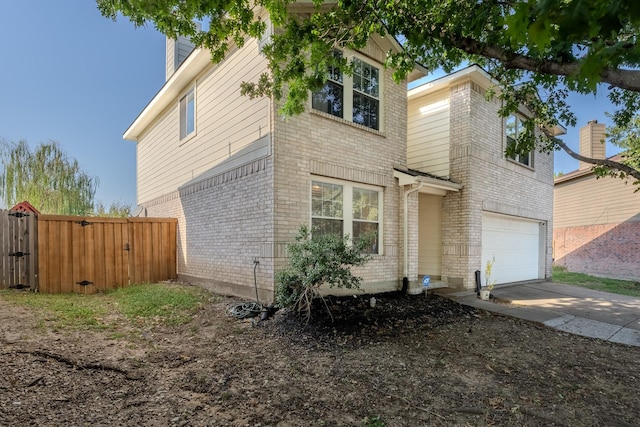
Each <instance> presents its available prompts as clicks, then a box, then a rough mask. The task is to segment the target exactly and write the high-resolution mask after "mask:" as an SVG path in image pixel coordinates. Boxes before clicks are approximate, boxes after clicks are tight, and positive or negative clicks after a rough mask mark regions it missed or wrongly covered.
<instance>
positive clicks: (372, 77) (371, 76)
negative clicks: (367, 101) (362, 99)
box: [353, 59, 379, 98]
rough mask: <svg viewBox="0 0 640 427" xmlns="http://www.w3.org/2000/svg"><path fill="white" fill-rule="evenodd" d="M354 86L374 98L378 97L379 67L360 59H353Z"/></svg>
mask: <svg viewBox="0 0 640 427" xmlns="http://www.w3.org/2000/svg"><path fill="white" fill-rule="evenodd" d="M353 65H354V67H353V88H354V89H355V90H357V91H359V92H363V93H365V94H367V95H369V96H371V97H373V98H377V97H378V85H379V82H378V73H379V71H378V69H377V68H376V67H374V66H372V65H369V64H367V63H366V62H363V61H360V60H359V59H354V60H353Z"/></svg>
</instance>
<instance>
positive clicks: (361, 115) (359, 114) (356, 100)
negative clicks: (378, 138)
mask: <svg viewBox="0 0 640 427" xmlns="http://www.w3.org/2000/svg"><path fill="white" fill-rule="evenodd" d="M379 103H380V102H379V101H378V100H377V99H373V98H369V97H368V96H365V95H362V94H359V93H357V92H354V93H353V122H354V123H359V124H361V125H364V126H367V127H370V128H371V129H376V130H378V110H379Z"/></svg>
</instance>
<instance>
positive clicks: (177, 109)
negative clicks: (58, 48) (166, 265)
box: [124, 36, 553, 302]
mask: <svg viewBox="0 0 640 427" xmlns="http://www.w3.org/2000/svg"><path fill="white" fill-rule="evenodd" d="M394 49H400V46H399V45H398V44H397V42H396V41H395V40H394V39H393V38H391V37H389V36H386V37H374V38H372V39H371V40H370V43H369V44H368V46H367V48H366V49H363V50H362V51H357V52H355V51H344V52H341V54H342V55H347V56H348V57H349V58H350V60H351V61H352V62H353V63H354V65H355V68H354V70H355V71H354V73H353V75H347V74H341V73H338V72H335V70H332V71H334V72H331V73H330V79H329V81H328V82H327V84H326V85H325V87H324V88H323V89H322V90H320V91H318V92H317V93H313V94H311V96H310V101H309V105H308V109H307V111H306V112H304V113H303V114H300V115H299V116H295V117H288V118H283V117H281V116H279V115H278V105H277V102H275V101H274V100H273V99H268V98H262V99H253V100H252V99H249V98H248V97H244V96H241V95H240V83H241V82H243V81H257V79H258V77H259V75H260V74H261V73H262V72H265V71H266V70H267V62H266V60H265V58H264V57H263V56H262V55H261V53H260V46H259V43H258V41H256V40H249V41H247V43H245V45H244V46H243V47H241V48H237V49H234V50H232V52H231V53H230V54H229V55H227V57H226V58H225V59H224V60H223V61H222V62H221V63H219V64H212V63H211V62H210V56H209V52H207V51H206V50H203V49H195V50H193V51H192V52H191V53H189V54H188V55H186V54H185V52H188V51H189V50H190V46H189V45H188V43H185V41H184V40H180V39H179V40H168V41H167V80H166V83H165V84H164V86H163V87H162V88H161V90H160V91H159V92H158V93H157V94H156V95H155V97H154V98H153V99H152V100H151V101H150V102H149V104H148V105H147V106H146V107H145V108H144V110H143V111H142V112H141V113H140V115H139V116H138V117H137V118H136V119H135V121H134V122H133V123H132V124H131V125H130V126H129V128H128V129H127V130H126V132H125V134H124V138H125V139H128V140H132V141H135V142H136V144H137V186H138V187H137V198H138V205H139V206H140V209H139V211H140V214H141V215H143V216H163V217H175V218H178V275H179V277H180V278H182V279H185V280H188V281H191V282H193V283H200V284H203V285H205V286H207V287H209V288H210V289H213V290H215V291H218V292H222V293H226V294H232V295H236V296H241V297H253V296H254V295H255V293H254V286H257V288H258V291H259V298H260V300H261V301H262V302H265V301H272V300H273V297H274V287H275V284H274V275H275V272H276V271H277V270H278V269H279V268H281V267H282V266H283V265H284V263H285V262H286V245H287V244H288V243H289V242H291V241H292V240H293V238H294V236H295V234H296V232H297V230H298V228H299V226H300V224H302V223H305V224H311V225H312V226H314V227H317V229H318V230H319V231H318V232H341V233H348V234H349V235H350V236H352V237H355V238H357V237H358V235H360V234H361V233H366V232H374V233H376V235H377V241H376V242H375V244H374V245H372V247H371V251H370V252H371V255H372V258H371V260H370V261H369V262H368V263H367V264H365V265H364V266H361V267H358V268H357V269H356V270H355V273H356V274H358V275H360V276H362V277H363V279H364V286H363V287H364V291H366V292H371V293H373V292H385V291H395V290H399V289H401V288H402V287H403V286H404V287H405V288H408V290H409V291H410V292H415V293H417V292H419V291H420V290H421V285H420V282H419V279H420V275H421V274H431V275H433V276H434V279H438V278H439V277H440V278H441V281H442V282H444V283H445V284H448V285H450V286H456V287H467V288H473V287H474V286H475V285H474V281H473V277H474V271H475V270H480V269H481V264H482V262H483V261H484V260H485V259H486V257H488V256H495V257H496V267H495V268H496V271H499V272H500V274H502V271H504V272H505V274H504V276H501V275H499V276H497V277H498V278H499V279H500V280H502V281H511V280H525V279H538V278H544V277H547V276H548V272H549V271H550V260H548V259H547V258H548V257H549V256H550V250H549V248H550V233H548V232H547V227H548V225H549V224H550V221H551V200H552V190H553V168H552V162H553V159H552V155H540V156H538V155H536V156H533V155H532V156H531V157H530V158H529V160H527V162H528V163H527V162H525V161H524V160H523V159H515V160H514V159H505V158H504V155H503V154H502V153H503V151H504V150H503V149H504V144H506V143H507V141H508V138H509V132H506V131H505V129H506V128H505V122H504V121H503V120H502V119H501V118H499V117H498V116H497V114H496V111H497V105H496V104H495V103H492V102H487V101H485V100H484V97H483V91H484V89H485V88H486V87H487V85H489V84H490V79H489V78H488V76H487V75H486V73H484V72H483V71H482V70H480V69H479V68H477V67H474V68H470V69H467V70H465V71H463V72H461V73H457V74H456V75H453V76H450V77H447V78H445V79H441V80H439V81H436V82H433V83H431V84H429V85H423V86H420V87H418V88H415V89H413V90H411V91H410V92H409V100H408V101H407V88H406V84H396V83H394V82H393V80H392V77H391V71H390V70H387V69H385V68H384V67H383V65H382V63H383V62H384V59H385V55H386V52H388V51H389V50H394ZM418 74H420V73H418ZM408 109H409V112H410V114H409V118H408V117H407V110H408ZM408 120H409V126H407V121H408ZM514 120H515V122H514V123H511V122H509V121H507V128H509V126H512V125H513V126H515V128H514V129H515V130H514V132H517V126H518V123H519V122H518V120H522V118H521V117H514ZM433 121H435V122H437V123H436V125H437V127H438V129H436V131H434V130H433V129H432V128H430V126H429V123H430V122H433ZM422 122H424V123H423V124H420V123H422ZM513 126H512V127H513ZM421 129H422V130H421ZM434 132H436V133H437V135H436V133H434ZM505 227H506V230H507V231H505ZM485 232H486V233H487V235H486V236H485ZM512 232H516V233H519V234H518V237H517V238H515V237H514V238H512V239H511V240H509V241H508V242H507V243H506V246H505V244H504V243H501V242H502V241H501V240H500V239H502V238H503V237H504V235H505V234H509V233H512ZM509 235H510V234H509ZM523 238H526V245H527V246H526V249H525V250H526V251H527V252H526V255H527V257H528V256H529V255H531V256H533V258H534V260H533V261H531V264H532V265H526V273H522V271H521V270H522V269H523V268H524V267H525V266H523V265H522V263H521V262H520V258H521V257H514V256H512V251H514V249H515V248H516V247H518V248H520V246H519V245H520V242H522V241H523V240H522V239H523ZM487 242H490V243H487ZM491 245H493V246H491ZM485 247H487V250H486V251H485ZM485 252H486V253H485ZM503 256H504V257H505V258H504V259H503ZM513 263H515V264H513ZM507 272H509V273H507ZM438 276H439V277H438Z"/></svg>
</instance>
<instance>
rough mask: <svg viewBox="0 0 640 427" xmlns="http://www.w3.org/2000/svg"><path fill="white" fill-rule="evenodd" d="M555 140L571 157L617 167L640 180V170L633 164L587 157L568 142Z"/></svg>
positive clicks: (594, 163) (599, 164) (612, 167)
mask: <svg viewBox="0 0 640 427" xmlns="http://www.w3.org/2000/svg"><path fill="white" fill-rule="evenodd" d="M555 142H556V144H558V146H559V147H560V148H562V149H563V150H564V151H565V152H566V153H567V154H568V155H570V156H571V157H573V158H574V159H576V160H580V161H581V162H585V163H590V164H592V165H598V166H606V167H608V168H611V169H616V170H619V171H620V172H624V173H626V174H627V175H630V176H632V177H634V178H635V179H637V180H639V181H640V171H639V170H636V169H634V168H632V167H631V166H627V165H625V164H623V163H619V162H615V161H613V160H609V159H592V158H590V157H585V156H583V155H580V154H578V153H576V152H575V151H573V150H572V149H571V148H569V147H567V144H565V143H564V142H562V141H561V140H559V139H557V140H556V141H555Z"/></svg>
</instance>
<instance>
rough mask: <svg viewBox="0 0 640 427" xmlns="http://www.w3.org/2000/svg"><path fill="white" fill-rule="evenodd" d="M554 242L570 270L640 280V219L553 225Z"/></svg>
mask: <svg viewBox="0 0 640 427" xmlns="http://www.w3.org/2000/svg"><path fill="white" fill-rule="evenodd" d="M553 242H554V247H553V249H554V262H555V264H556V265H560V266H564V267H566V268H567V269H568V270H569V271H573V272H577V273H586V274H591V275H594V276H602V277H611V278H616V279H626V280H637V281H640V221H629V222H625V223H622V224H596V225H589V226H578V227H563V228H556V229H554V230H553Z"/></svg>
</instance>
